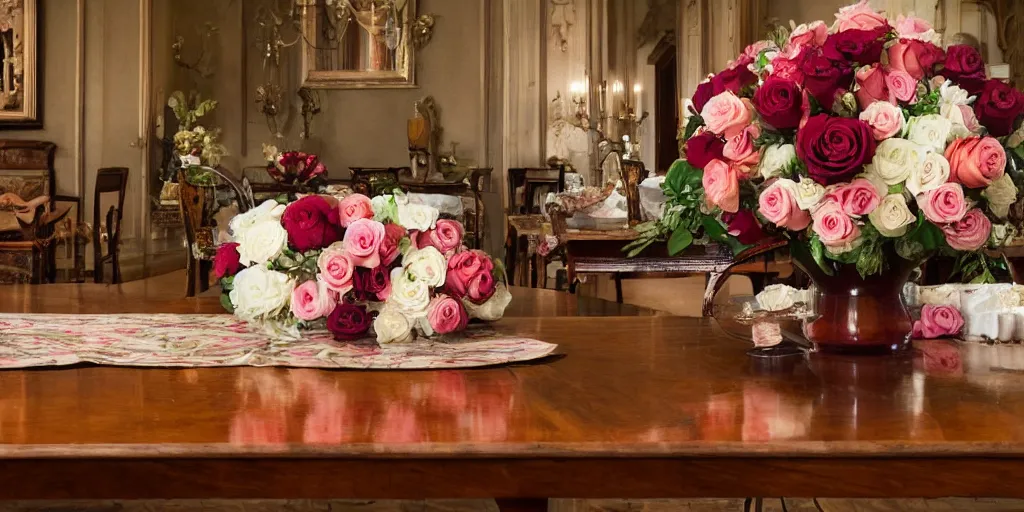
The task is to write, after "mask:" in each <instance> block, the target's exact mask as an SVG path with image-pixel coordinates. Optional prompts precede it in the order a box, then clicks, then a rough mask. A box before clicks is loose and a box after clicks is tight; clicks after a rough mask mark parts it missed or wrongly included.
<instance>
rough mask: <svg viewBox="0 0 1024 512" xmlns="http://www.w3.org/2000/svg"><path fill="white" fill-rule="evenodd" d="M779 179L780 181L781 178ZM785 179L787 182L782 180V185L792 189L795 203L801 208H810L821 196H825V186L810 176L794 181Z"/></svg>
mask: <svg viewBox="0 0 1024 512" xmlns="http://www.w3.org/2000/svg"><path fill="white" fill-rule="evenodd" d="M779 181H780V182H781V181H782V180H779ZM786 181H788V182H789V183H785V182H783V183H782V186H785V187H788V188H789V189H790V190H792V191H793V195H794V197H796V205H797V206H799V207H800V209H801V210H811V209H812V208H814V207H815V206H816V205H817V204H818V203H819V202H820V201H821V198H823V197H825V187H823V186H821V184H819V183H818V182H816V181H814V180H812V179H810V178H803V179H801V180H800V181H799V182H794V181H793V180H786Z"/></svg>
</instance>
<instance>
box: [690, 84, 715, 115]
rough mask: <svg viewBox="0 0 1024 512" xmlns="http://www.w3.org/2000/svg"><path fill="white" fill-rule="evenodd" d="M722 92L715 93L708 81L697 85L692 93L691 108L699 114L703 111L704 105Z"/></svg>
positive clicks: (713, 86)
mask: <svg viewBox="0 0 1024 512" xmlns="http://www.w3.org/2000/svg"><path fill="white" fill-rule="evenodd" d="M720 92H722V91H715V84H714V83H712V82H711V81H710V80H708V81H706V82H701V83H699V84H697V89H696V90H695V91H693V108H694V109H695V110H696V111H697V112H698V113H699V112H700V111H701V110H704V105H705V104H706V103H707V102H708V100H710V99H711V98H714V97H715V96H716V95H717V94H718V93H720Z"/></svg>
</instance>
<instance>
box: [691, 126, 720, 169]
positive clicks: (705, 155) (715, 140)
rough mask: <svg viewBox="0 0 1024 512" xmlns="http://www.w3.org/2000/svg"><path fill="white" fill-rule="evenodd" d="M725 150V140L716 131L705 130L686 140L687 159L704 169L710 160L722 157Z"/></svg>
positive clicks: (694, 165)
mask: <svg viewBox="0 0 1024 512" xmlns="http://www.w3.org/2000/svg"><path fill="white" fill-rule="evenodd" d="M723 150H725V142H724V141H722V139H721V138H720V137H719V136H717V135H715V134H714V133H711V132H710V131H705V132H704V133H701V134H700V135H694V136H693V137H690V139H689V140H687V141H686V161H687V162H688V163H689V164H690V165H692V166H693V167H695V168H697V169H703V168H704V166H705V165H708V162H710V161H712V160H715V159H716V158H717V159H721V158H722V151H723Z"/></svg>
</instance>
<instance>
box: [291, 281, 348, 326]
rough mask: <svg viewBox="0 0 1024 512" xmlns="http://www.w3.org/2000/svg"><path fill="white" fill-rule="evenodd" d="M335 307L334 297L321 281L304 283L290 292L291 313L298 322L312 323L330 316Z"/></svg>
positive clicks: (336, 303)
mask: <svg viewBox="0 0 1024 512" xmlns="http://www.w3.org/2000/svg"><path fill="white" fill-rule="evenodd" d="M337 305H338V302H337V301H336V300H334V295H333V294H332V293H331V292H330V291H329V289H328V287H327V283H325V282H323V281H320V282H317V281H312V280H311V281H306V282H305V283H302V284H300V285H298V286H296V287H295V289H294V290H292V303H291V311H292V314H293V315H295V318H298V319H299V320H305V321H307V322H312V321H313V320H317V319H319V318H323V317H325V316H327V315H329V314H331V312H332V311H334V307H335V306H337Z"/></svg>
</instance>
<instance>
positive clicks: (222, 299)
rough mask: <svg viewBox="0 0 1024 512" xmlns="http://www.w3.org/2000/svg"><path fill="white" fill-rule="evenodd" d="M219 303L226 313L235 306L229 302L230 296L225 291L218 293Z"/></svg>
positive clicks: (231, 311) (231, 310)
mask: <svg viewBox="0 0 1024 512" xmlns="http://www.w3.org/2000/svg"><path fill="white" fill-rule="evenodd" d="M220 305H221V306H223V307H224V310H225V311H227V312H228V313H234V312H235V306H234V305H233V304H231V297H229V296H228V294H226V293H222V294H220Z"/></svg>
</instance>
